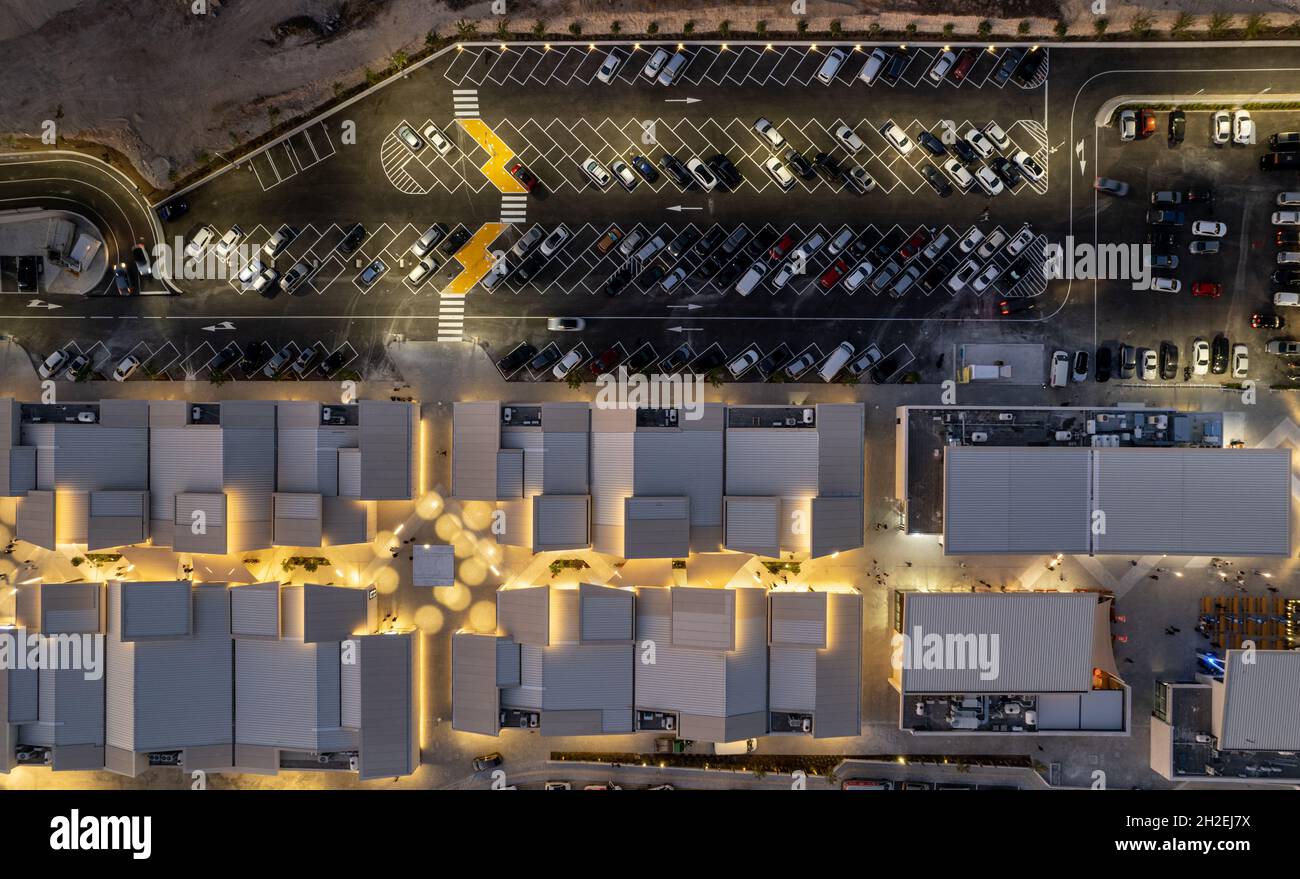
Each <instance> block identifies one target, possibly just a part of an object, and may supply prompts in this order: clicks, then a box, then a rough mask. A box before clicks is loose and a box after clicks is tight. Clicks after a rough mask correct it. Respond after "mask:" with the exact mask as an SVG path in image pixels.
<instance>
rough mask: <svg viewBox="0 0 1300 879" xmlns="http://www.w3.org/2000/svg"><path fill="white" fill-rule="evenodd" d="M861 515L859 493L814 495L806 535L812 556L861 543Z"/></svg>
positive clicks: (862, 523)
mask: <svg viewBox="0 0 1300 879" xmlns="http://www.w3.org/2000/svg"><path fill="white" fill-rule="evenodd" d="M863 515H864V513H863V508H862V497H861V495H858V496H855V497H815V498H813V499H812V515H811V518H812V534H811V536H810V538H809V542H810V546H811V552H812V555H813V557H814V558H817V557H820V556H824V555H830V554H831V553H834V552H843V551H845V550H850V549H857V548H858V547H860V546H862V545H863V542H864V541H863V535H864V524H865V523H864V521H863Z"/></svg>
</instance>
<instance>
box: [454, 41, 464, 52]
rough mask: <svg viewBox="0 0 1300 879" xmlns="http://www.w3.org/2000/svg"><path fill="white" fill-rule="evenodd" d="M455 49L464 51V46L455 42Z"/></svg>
mask: <svg viewBox="0 0 1300 879" xmlns="http://www.w3.org/2000/svg"><path fill="white" fill-rule="evenodd" d="M456 51H457V52H464V51H465V47H464V46H462V45H461V44H460V43H457V44H456Z"/></svg>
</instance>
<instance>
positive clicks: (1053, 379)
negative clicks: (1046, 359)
mask: <svg viewBox="0 0 1300 879" xmlns="http://www.w3.org/2000/svg"><path fill="white" fill-rule="evenodd" d="M1049 376H1050V378H1049V379H1048V383H1049V384H1050V385H1051V386H1052V387H1054V388H1063V387H1065V386H1066V385H1068V384H1069V383H1070V355H1069V354H1068V353H1067V352H1065V351H1053V352H1052V368H1051V370H1050V372H1049Z"/></svg>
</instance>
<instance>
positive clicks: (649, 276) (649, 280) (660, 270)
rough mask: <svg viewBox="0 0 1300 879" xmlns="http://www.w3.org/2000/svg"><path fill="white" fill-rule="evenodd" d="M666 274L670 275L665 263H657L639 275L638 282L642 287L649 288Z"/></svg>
mask: <svg viewBox="0 0 1300 879" xmlns="http://www.w3.org/2000/svg"><path fill="white" fill-rule="evenodd" d="M666 274H668V269H666V268H664V266H663V263H658V262H657V263H654V264H652V265H650V266H649V267H647V268H646V270H645V271H643V272H642V273H641V274H640V275H638V276H637V279H636V282H637V283H638V284H640V285H641V286H642V287H649V286H650V285H651V284H653V283H655V282H656V281H658V280H659V279H660V278H662V277H663V276H664V275H666Z"/></svg>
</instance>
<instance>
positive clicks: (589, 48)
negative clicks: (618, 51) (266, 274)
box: [587, 43, 596, 52]
mask: <svg viewBox="0 0 1300 879" xmlns="http://www.w3.org/2000/svg"><path fill="white" fill-rule="evenodd" d="M595 48H596V44H595V43H588V44H587V51H588V52H590V51H592V50H593V49H595Z"/></svg>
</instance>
